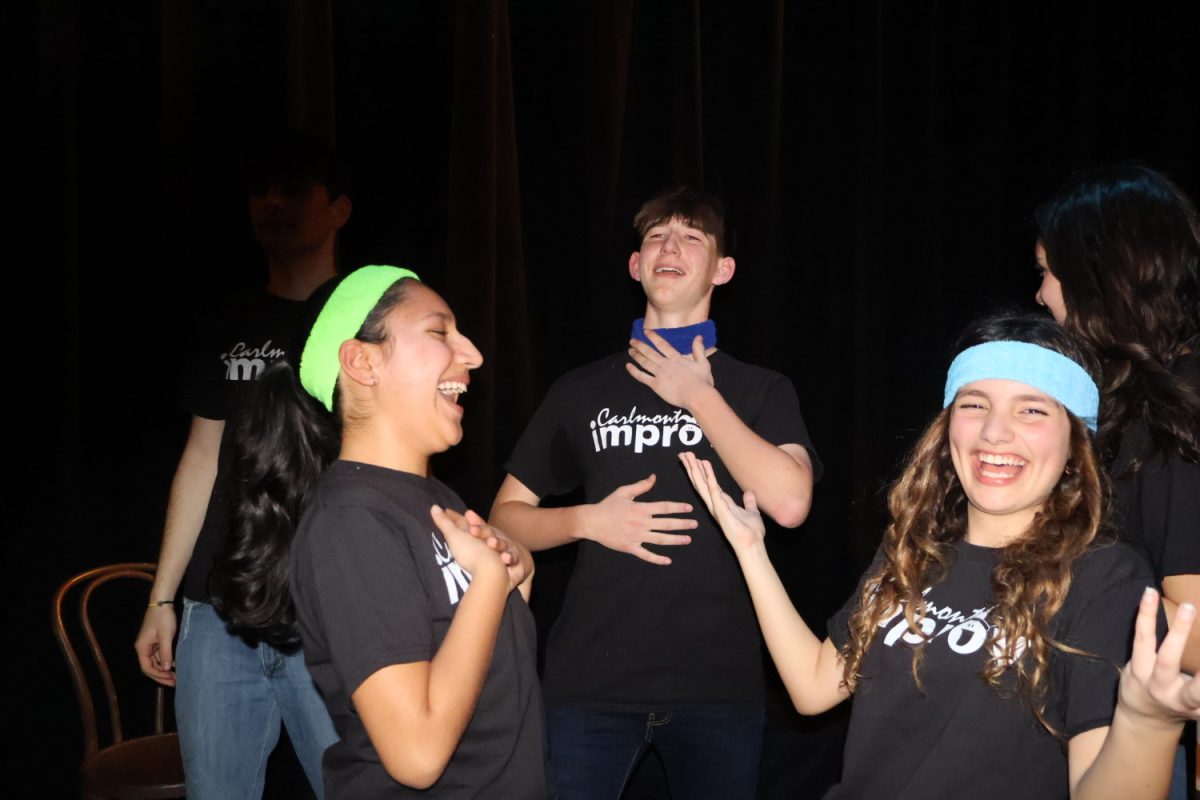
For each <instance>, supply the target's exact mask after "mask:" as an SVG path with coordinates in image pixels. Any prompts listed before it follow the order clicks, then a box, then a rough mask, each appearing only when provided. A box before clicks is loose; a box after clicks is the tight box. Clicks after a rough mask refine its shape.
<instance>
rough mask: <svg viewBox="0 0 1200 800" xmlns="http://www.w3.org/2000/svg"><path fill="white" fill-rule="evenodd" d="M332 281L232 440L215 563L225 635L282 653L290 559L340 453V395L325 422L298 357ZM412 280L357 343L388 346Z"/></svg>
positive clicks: (387, 298)
mask: <svg viewBox="0 0 1200 800" xmlns="http://www.w3.org/2000/svg"><path fill="white" fill-rule="evenodd" d="M337 283H338V281H336V280H335V281H330V282H329V283H327V284H325V285H324V286H322V287H321V288H320V289H318V290H317V291H316V292H315V293H314V294H313V297H312V298H311V299H310V300H309V303H308V306H307V307H306V309H305V313H304V314H303V316H302V318H301V321H300V324H299V325H298V332H299V335H298V336H297V337H296V340H295V341H294V342H293V343H292V346H291V348H289V350H288V357H287V359H284V360H280V361H278V362H276V363H275V364H273V365H272V366H271V368H270V369H268V370H267V371H266V372H265V373H264V374H263V376H262V378H260V379H259V381H258V382H257V384H256V386H255V393H254V397H253V399H252V401H251V403H250V404H249V406H248V408H247V409H246V411H245V412H244V413H243V414H242V415H241V416H240V417H239V419H238V422H237V424H236V427H235V429H234V438H233V453H234V459H233V462H234V463H233V470H234V475H233V511H232V515H231V517H232V518H231V521H230V532H229V539H228V541H227V542H226V546H225V549H224V551H223V552H221V553H220V554H218V555H217V557H216V559H215V561H214V564H213V571H212V576H211V577H210V579H209V591H210V593H211V595H212V600H213V605H214V606H215V607H216V609H217V613H219V614H220V615H221V617H222V618H223V619H224V620H225V622H226V626H227V627H228V629H229V631H230V633H233V634H236V635H238V636H241V637H242V638H243V639H245V640H246V641H248V642H250V643H257V642H260V641H262V642H266V643H267V644H269V645H271V646H272V647H275V648H278V649H280V650H284V651H294V650H296V649H297V648H298V647H299V646H300V637H299V633H298V631H297V629H296V612H295V608H294V606H293V605H292V596H291V592H290V591H289V589H288V557H289V555H290V553H291V547H292V538H293V537H294V536H295V533H296V527H297V525H298V524H299V522H300V516H301V514H303V513H304V509H305V508H307V507H308V503H309V500H310V499H311V497H312V494H313V492H314V491H315V489H316V487H317V483H318V482H319V480H320V478H321V475H322V474H323V473H324V472H325V469H326V468H327V467H328V466H329V465H330V464H331V463H332V462H333V461H334V460H335V459H336V458H337V456H338V451H339V449H340V447H341V438H342V435H341V427H342V426H341V416H340V413H339V403H338V397H337V393H336V391H335V394H334V411H333V413H330V412H329V411H327V410H326V409H325V407H324V406H322V405H321V404H320V402H318V401H317V400H316V399H314V398H313V397H312V396H311V395H309V394H308V392H306V391H305V390H304V388H303V387H301V385H300V380H299V375H298V370H297V368H296V367H295V366H293V363H298V362H299V356H300V353H301V352H302V351H303V348H304V343H305V341H307V339H308V334H309V331H311V330H312V325H313V323H314V322H315V321H316V318H317V314H319V313H320V310H321V308H322V307H323V306H324V305H325V301H326V300H328V299H329V296H330V295H331V294H332V293H333V290H334V289H335V288H336V286H337ZM409 283H410V281H409V280H408V279H404V280H400V281H397V282H396V283H394V284H393V285H392V286H391V287H390V288H389V289H388V290H387V291H386V292H384V294H383V297H382V298H380V300H379V302H378V303H377V304H376V305H375V307H374V308H373V309H372V310H371V313H370V314H369V315H368V316H367V319H366V321H364V322H363V325H362V327H361V328H360V329H359V331H358V334H357V335H356V336H355V338H357V339H360V340H362V341H364V342H372V343H377V344H378V343H381V342H383V341H385V340H386V339H387V326H386V325H385V322H384V320H385V317H386V316H387V314H388V312H389V311H391V310H392V308H394V307H395V306H396V305H398V304H399V303H400V302H402V300H403V297H404V293H405V287H406V286H407V285H408V284H409Z"/></svg>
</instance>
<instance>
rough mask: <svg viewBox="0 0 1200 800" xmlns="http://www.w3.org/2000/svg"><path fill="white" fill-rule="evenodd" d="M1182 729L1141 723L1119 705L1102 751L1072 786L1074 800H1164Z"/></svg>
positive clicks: (1179, 726) (1162, 723)
mask: <svg viewBox="0 0 1200 800" xmlns="http://www.w3.org/2000/svg"><path fill="white" fill-rule="evenodd" d="M1182 730H1183V723H1182V722H1180V723H1178V724H1170V723H1167V722H1162V721H1157V720H1156V721H1150V722H1138V721H1136V720H1134V719H1133V718H1132V715H1130V714H1128V713H1127V712H1126V710H1125V708H1124V707H1122V706H1121V705H1120V704H1118V705H1117V709H1116V712H1115V713H1114V714H1113V721H1112V725H1111V726H1110V727H1109V728H1108V733H1107V735H1106V736H1105V738H1104V744H1103V745H1102V746H1101V748H1100V752H1099V753H1098V754H1097V755H1096V759H1095V760H1094V761H1093V762H1092V764H1091V766H1090V767H1089V768H1088V770H1087V772H1085V773H1084V774H1083V776H1082V777H1081V778H1080V779H1079V781H1078V782H1077V783H1076V784H1075V786H1074V787H1073V790H1072V792H1071V797H1072V800H1162V798H1165V797H1166V796H1167V790H1168V788H1169V786H1170V783H1171V765H1172V762H1173V760H1174V758H1175V749H1176V747H1177V746H1178V744H1179V736H1180V733H1181V731H1182Z"/></svg>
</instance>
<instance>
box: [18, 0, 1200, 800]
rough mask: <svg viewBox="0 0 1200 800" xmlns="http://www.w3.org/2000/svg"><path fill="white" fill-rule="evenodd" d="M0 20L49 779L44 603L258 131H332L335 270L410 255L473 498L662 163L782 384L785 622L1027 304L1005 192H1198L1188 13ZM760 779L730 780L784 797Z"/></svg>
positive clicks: (174, 425)
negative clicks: (729, 254)
mask: <svg viewBox="0 0 1200 800" xmlns="http://www.w3.org/2000/svg"><path fill="white" fill-rule="evenodd" d="M0 13H3V15H4V25H3V26H2V27H3V33H2V34H0V35H2V36H3V37H4V42H5V52H6V54H7V56H8V58H7V63H8V73H9V78H10V79H11V80H10V81H9V84H10V85H11V87H12V91H11V94H10V96H9V97H8V98H7V100H8V108H9V109H10V115H8V116H7V124H6V127H7V128H8V129H9V132H10V133H14V134H16V138H17V142H18V143H17V144H16V145H15V147H14V150H13V151H12V152H11V153H10V155H11V156H12V158H10V159H9V165H8V169H7V172H8V174H9V175H10V176H11V178H12V179H13V180H11V181H10V184H9V200H10V206H12V207H14V209H15V210H14V211H13V212H11V214H10V223H11V229H10V234H9V235H10V236H13V237H14V238H15V241H16V242H17V250H16V254H15V256H16V257H15V259H14V261H15V263H14V264H13V269H12V280H11V281H10V290H9V291H10V294H9V296H10V298H12V299H11V301H10V312H9V319H10V324H12V327H13V331H12V333H11V334H10V335H11V336H12V338H11V341H12V342H13V343H14V345H13V346H14V348H19V351H18V352H19V353H20V356H19V358H12V359H10V362H9V363H10V367H11V368H10V377H9V383H8V386H9V387H10V395H14V396H15V398H14V399H17V398H19V400H20V401H21V402H20V403H19V405H18V406H17V408H18V409H20V410H19V411H18V413H19V414H22V416H21V417H19V418H14V419H12V420H11V421H10V424H11V425H12V427H14V428H15V429H16V431H17V435H16V439H15V442H14V447H13V449H12V450H11V451H10V452H11V453H12V455H13V456H14V457H15V458H14V459H13V460H14V461H15V462H16V463H17V466H16V469H15V471H16V472H17V474H18V475H19V476H20V477H19V479H18V483H17V491H16V493H15V497H14V501H12V502H10V508H13V509H15V511H16V513H15V514H12V515H10V522H9V524H8V526H7V527H8V531H9V541H10V543H11V544H10V548H9V550H10V553H11V554H12V557H13V558H14V561H13V562H11V563H13V564H14V565H16V566H17V567H18V571H19V573H20V574H21V577H20V578H19V579H18V583H17V587H16V589H15V591H14V592H13V596H14V597H16V598H19V601H18V602H19V606H18V605H17V603H10V608H15V607H19V608H20V609H21V611H20V613H19V614H17V615H14V616H15V617H16V619H15V620H14V622H13V624H12V625H10V627H9V630H10V643H9V647H8V651H9V653H10V658H9V661H10V663H11V665H12V666H11V667H10V669H11V670H12V671H10V672H9V675H10V687H12V688H17V687H18V686H19V684H20V681H21V680H25V679H27V678H25V677H23V676H30V675H36V676H38V677H36V678H32V679H31V680H33V682H34V684H35V685H34V687H33V688H34V689H36V690H37V691H36V692H30V694H31V695H35V696H38V697H41V698H45V697H51V698H54V699H53V701H52V702H42V703H40V704H39V706H38V708H37V709H36V710H35V712H33V713H31V717H30V718H31V721H30V722H29V725H28V729H29V731H30V741H31V743H32V742H37V743H46V746H43V745H41V744H39V746H38V747H39V750H40V752H42V756H40V757H39V758H31V759H28V760H27V762H26V763H27V764H28V765H29V767H30V768H32V769H41V770H43V773H44V775H53V776H54V777H51V778H47V779H46V780H50V781H51V782H52V783H53V781H55V780H57V781H58V783H57V784H53V785H54V786H56V787H57V788H56V789H55V790H54V791H52V792H51V794H55V793H67V792H68V791H69V786H70V785H71V780H72V775H71V769H70V766H69V765H72V764H74V763H75V760H76V754H77V741H78V737H77V725H78V723H77V722H76V720H75V709H74V701H73V698H71V697H70V695H69V694H68V691H67V683H66V677H65V673H64V672H63V671H62V669H61V668H60V667H59V665H58V659H57V656H56V654H55V653H54V652H53V650H52V647H53V645H52V643H51V641H50V638H49V634H48V632H47V630H46V626H45V625H44V624H43V620H44V619H45V616H44V615H45V607H46V604H47V603H48V601H49V597H50V593H51V590H52V587H53V586H54V585H56V584H57V582H58V581H60V580H62V579H63V578H65V577H66V576H68V575H70V574H72V573H74V572H76V571H78V570H80V569H82V568H85V567H87V566H91V565H93V564H97V563H102V562H111V561H117V560H123V559H137V560H142V559H145V560H153V558H154V556H155V552H156V548H157V543H158V537H159V534H160V529H161V522H162V513H163V509H164V506H165V498H166V493H167V487H168V485H169V482H170V477H171V472H172V470H173V467H174V461H175V459H176V458H177V456H178V452H179V448H180V447H181V446H182V442H183V434H184V431H185V428H186V419H185V418H184V417H183V415H182V414H181V413H180V412H179V411H178V410H176V406H175V399H174V398H175V389H174V387H175V385H176V383H175V382H176V378H177V375H178V368H179V365H180V363H181V359H180V355H181V349H182V348H183V346H184V341H185V332H186V323H185V321H186V320H187V318H188V314H189V312H190V310H191V309H192V308H193V307H194V306H195V305H196V302H197V299H198V298H200V297H203V296H206V295H210V294H212V293H214V292H218V291H222V290H224V289H227V288H228V287H230V286H237V285H248V284H253V283H255V282H256V281H261V279H262V274H263V273H262V266H261V263H260V261H259V258H258V256H257V254H256V251H255V248H254V245H253V242H252V239H251V238H250V235H249V230H248V226H247V225H246V222H245V219H246V213H245V204H244V198H243V197H242V193H241V187H240V186H239V184H238V181H237V179H236V169H235V167H236V164H237V161H238V158H239V154H240V153H241V151H242V148H243V146H244V143H245V142H246V141H247V140H248V139H250V138H251V137H253V136H254V135H256V134H257V133H259V132H261V131H263V130H267V129H274V128H279V127H284V126H287V127H295V128H300V129H304V130H307V131H310V132H312V133H315V134H318V135H323V136H326V137H329V138H330V140H332V141H336V144H337V145H338V147H339V149H340V150H341V151H342V153H343V154H344V155H345V156H346V157H347V158H348V160H349V161H350V163H351V166H352V170H353V176H354V182H353V185H352V196H353V199H354V204H355V208H354V216H353V219H352V220H351V222H350V224H349V226H348V227H347V228H346V230H345V231H344V234H343V237H342V242H341V253H340V258H341V261H342V263H343V265H344V266H346V267H351V266H357V265H359V264H363V263H380V262H383V263H398V264H402V265H405V266H410V267H413V268H415V269H417V270H418V271H419V272H421V273H422V274H423V276H424V277H426V279H427V280H428V281H429V283H431V284H432V285H433V286H434V287H435V288H438V289H440V290H441V291H443V293H444V294H445V295H446V296H447V298H448V299H449V301H450V303H451V305H452V306H453V307H454V308H455V309H456V311H457V313H458V316H459V318H460V323H461V326H462V328H463V329H464V330H466V331H467V332H468V333H469V334H470V335H472V336H473V337H474V339H475V341H476V343H477V344H478V345H479V347H480V349H481V350H482V351H483V353H484V355H485V357H486V358H487V364H486V366H485V367H484V369H483V370H482V371H481V374H480V375H479V376H478V379H477V380H476V381H475V382H473V384H472V391H471V394H470V395H469V396H468V397H467V398H466V405H467V408H468V411H467V433H466V439H465V443H464V445H463V446H461V447H459V448H458V449H457V451H456V452H455V453H452V454H450V455H449V456H448V457H447V458H445V459H444V460H442V461H440V462H439V464H438V471H439V473H440V474H442V475H443V477H445V478H446V479H447V480H448V481H449V482H450V483H451V484H452V485H454V486H455V487H456V488H457V489H458V490H459V491H460V492H461V493H462V494H463V495H464V497H466V498H467V499H468V501H469V502H470V503H472V504H473V505H475V506H476V507H478V508H480V509H481V510H486V508H487V507H488V505H489V504H490V501H491V497H492V494H493V492H494V491H495V488H496V486H497V485H498V484H499V481H500V478H501V477H502V475H503V472H502V463H503V459H504V457H505V455H506V454H507V452H508V451H509V449H510V448H511V447H512V445H513V443H514V441H515V439H516V437H517V436H518V435H519V433H520V431H521V430H522V428H523V425H524V423H525V421H526V420H527V418H528V417H529V415H530V414H531V413H532V411H533V409H534V408H535V407H536V403H537V402H538V401H539V399H540V398H541V396H542V395H543V393H544V391H545V389H546V387H547V386H548V385H549V383H550V381H552V380H553V379H554V378H555V377H557V376H558V375H560V374H561V373H563V372H564V371H565V370H567V369H568V368H570V367H573V366H576V365H579V364H582V363H585V362H587V361H589V360H591V359H594V358H597V357H599V356H601V355H603V354H606V353H609V352H612V351H613V350H614V349H616V348H620V347H622V346H623V345H624V342H625V340H626V338H627V333H628V326H629V323H630V321H631V319H632V318H633V317H634V316H636V315H637V313H638V312H639V311H640V297H639V293H638V291H637V287H636V285H635V284H634V283H633V282H632V281H630V280H629V278H628V277H627V271H626V262H627V258H628V255H629V252H630V251H631V249H632V248H633V247H634V246H635V242H634V237H633V235H632V231H631V230H630V225H629V223H630V220H631V218H632V215H633V213H634V211H635V210H636V208H637V205H638V203H639V202H640V201H641V200H642V199H644V198H645V197H646V196H648V195H649V194H650V193H652V192H653V191H655V190H657V189H659V188H662V187H664V186H666V185H669V184H671V183H674V182H678V181H690V182H693V183H696V184H700V185H702V186H704V187H705V188H707V189H709V190H711V191H714V192H716V193H718V194H720V195H722V196H723V197H724V198H725V199H726V201H727V203H728V205H729V208H730V211H731V216H732V219H733V222H734V227H735V235H734V242H735V255H736V257H737V261H738V273H737V276H736V278H735V280H734V281H733V283H732V284H731V285H729V286H727V287H724V288H722V289H721V290H719V291H718V292H717V296H716V300H715V305H714V317H715V318H716V319H717V321H718V324H719V326H720V336H721V341H722V346H724V347H726V348H727V349H729V350H730V351H731V352H732V353H734V354H736V355H738V356H739V357H742V358H744V359H747V360H750V361H752V362H755V363H759V364H763V365H765V366H769V367H773V368H775V369H778V370H780V371H782V372H784V373H786V374H788V375H789V376H791V377H792V379H793V380H794V381H795V383H796V386H797V389H798V392H799V395H800V400H801V404H802V408H803V410H804V414H805V418H806V419H807V421H808V423H809V426H810V429H811V430H812V433H813V437H814V439H815V441H816V443H817V446H818V447H819V448H820V451H821V455H822V457H823V459H824V461H825V464H826V476H825V479H824V480H823V481H822V482H821V484H820V485H819V486H818V487H817V491H816V501H815V505H814V509H813V513H812V516H811V518H810V521H809V522H808V523H807V524H806V525H805V526H804V527H803V528H802V529H801V530H799V531H797V532H794V533H790V534H786V535H778V536H776V537H775V543H774V547H775V550H776V553H777V555H778V558H779V561H780V563H781V568H782V571H783V572H784V574H785V576H786V577H787V579H788V580H789V581H790V583H791V585H792V587H793V590H794V595H795V597H796V600H797V602H798V604H799V605H800V606H801V608H802V610H804V611H805V612H806V613H808V614H809V615H810V616H811V617H812V618H813V619H814V620H820V619H823V618H824V616H825V615H826V614H827V613H828V612H829V611H830V610H831V609H833V608H834V607H836V606H837V605H838V604H839V603H840V602H841V600H842V599H843V598H844V597H845V596H846V594H847V592H848V589H849V587H850V586H851V585H852V583H853V580H854V578H855V577H856V575H857V572H858V570H859V569H860V568H861V566H862V564H863V563H864V561H865V560H866V559H867V558H868V557H869V555H870V553H871V552H872V550H873V548H874V546H875V544H876V543H877V541H878V537H879V534H880V530H881V524H882V521H883V516H882V503H881V497H882V494H881V492H882V487H883V486H884V485H885V484H886V482H887V480H888V479H889V478H890V477H891V476H893V475H894V472H895V468H896V465H897V463H898V462H899V460H900V459H901V458H902V455H903V452H904V450H905V448H906V447H907V446H908V445H909V444H910V443H911V441H912V439H913V437H914V434H915V432H916V431H918V430H919V429H920V427H921V426H922V425H923V423H924V421H925V420H926V419H927V418H928V417H929V416H930V415H931V414H932V413H933V412H934V411H935V408H936V404H937V402H938V399H939V398H940V385H941V380H942V375H943V370H944V368H945V363H946V357H947V355H948V348H949V347H950V342H951V340H952V338H953V336H954V335H955V333H956V332H957V331H958V329H959V328H961V326H962V325H963V324H964V323H965V322H966V321H967V320H969V319H970V318H971V317H973V316H975V315H977V314H979V313H981V312H983V311H987V310H989V309H991V308H993V307H995V306H996V305H998V304H1001V303H1014V302H1015V303H1018V304H1020V305H1024V306H1030V307H1031V306H1032V294H1033V292H1034V289H1035V275H1034V272H1033V270H1032V253H1031V251H1032V244H1033V233H1032V229H1031V226H1030V224H1029V214H1030V211H1031V209H1032V208H1033V206H1034V205H1035V204H1036V202H1037V201H1038V200H1039V198H1041V197H1042V196H1044V195H1045V194H1046V193H1047V192H1048V191H1050V190H1051V189H1052V188H1053V187H1054V186H1055V185H1056V184H1057V183H1059V182H1060V181H1061V180H1063V179H1064V178H1065V177H1067V176H1068V175H1069V173H1071V172H1072V171H1073V170H1076V169H1079V168H1082V167H1086V166H1089V165H1094V164H1098V163H1104V162H1112V161H1119V160H1127V159H1139V160H1143V161H1145V162H1148V163H1150V164H1151V165H1153V166H1156V167H1159V168H1161V169H1163V170H1165V171H1166V172H1168V173H1169V174H1171V175H1173V176H1174V177H1175V178H1176V179H1177V180H1178V181H1179V182H1180V183H1181V184H1182V185H1183V186H1184V188H1185V189H1186V190H1187V191H1189V192H1190V193H1191V194H1192V195H1193V196H1197V195H1198V194H1200V154H1198V149H1200V148H1198V145H1200V103H1197V102H1196V86H1197V83H1198V82H1197V78H1198V77H1200V69H1198V68H1197V61H1196V57H1195V42H1196V41H1197V40H1198V38H1200V20H1198V15H1200V12H1198V11H1197V6H1196V4H1194V3H1167V2H1163V3H1154V2H1151V3H1139V4H1130V3H1122V2H1099V3H1098V2H1062V3H1053V4H1051V3H1044V2H993V3H984V4H980V3H949V2H936V1H934V0H930V1H928V2H915V3H888V2H884V1H883V0H874V1H873V2H867V1H865V0H855V1H854V2H824V3H821V2H803V3H802V2H785V0H767V1H765V2H744V3H726V2H717V0H658V1H657V2H645V1H644V2H640V3H638V2H633V0H591V1H589V2H571V3H561V2H533V1H532V0H527V1H525V2H521V1H519V0H513V1H512V2H510V0H482V2H468V1H467V0H458V2H456V3H448V2H447V3H395V2H388V1H387V0H361V2H355V3H338V4H335V3H333V2H331V0H291V1H290V2H289V1H288V0H263V2H255V3H241V2H204V3H201V2H197V1H196V0H164V1H163V2H161V3H127V4H122V5H121V6H120V7H116V6H113V5H112V4H107V5H102V4H94V3H75V2H70V0H26V1H25V2H17V3H12V4H9V5H8V6H6V8H5V10H4V11H3V12H0ZM13 323H15V324H13ZM14 355H15V354H14ZM39 356H40V357H39ZM18 367H19V368H18ZM26 409H30V410H31V411H32V412H33V414H35V415H36V417H32V418H31V417H30V415H29V414H28V412H26ZM23 412H24V413H23ZM551 565H552V568H551V569H549V570H548V572H549V573H551V574H553V573H554V571H555V570H554V568H553V566H554V565H553V559H551ZM558 566H559V567H560V568H561V569H565V566H564V565H561V564H560V565H558ZM561 569H560V572H561ZM549 584H550V586H551V587H553V584H554V579H553V578H551V579H550V581H549ZM548 613H549V615H550V616H552V611H551V612H548ZM134 627H135V628H136V621H135V623H134ZM130 639H131V640H132V632H131V633H130ZM47 765H50V767H51V768H52V769H51V770H49V771H47ZM784 772H786V770H780V771H779V772H778V773H772V777H771V780H772V781H773V784H772V785H771V787H768V789H767V790H766V791H764V796H770V795H771V794H772V793H773V792H775V791H779V792H786V793H787V795H788V796H792V797H796V796H802V794H801V791H802V789H801V788H799V787H797V786H794V785H790V784H789V783H788V781H789V780H793V778H789V777H788V776H786V775H784V774H783V773H784ZM799 782H800V783H805V784H806V785H811V781H809V780H807V779H805V780H799Z"/></svg>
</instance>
